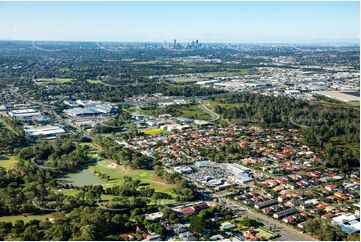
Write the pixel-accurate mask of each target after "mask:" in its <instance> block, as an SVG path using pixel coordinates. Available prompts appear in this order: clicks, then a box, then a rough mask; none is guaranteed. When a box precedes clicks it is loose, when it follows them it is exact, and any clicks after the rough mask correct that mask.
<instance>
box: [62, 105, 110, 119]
mask: <svg viewBox="0 0 361 242" xmlns="http://www.w3.org/2000/svg"><path fill="white" fill-rule="evenodd" d="M64 113H66V114H67V115H69V116H71V117H84V116H97V115H107V114H113V113H116V109H115V108H114V107H113V106H112V105H110V104H98V105H94V106H87V107H84V108H71V109H66V110H64Z"/></svg>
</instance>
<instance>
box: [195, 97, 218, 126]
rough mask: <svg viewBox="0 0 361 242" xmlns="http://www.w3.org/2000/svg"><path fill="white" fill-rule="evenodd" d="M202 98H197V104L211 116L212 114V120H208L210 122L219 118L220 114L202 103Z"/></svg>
mask: <svg viewBox="0 0 361 242" xmlns="http://www.w3.org/2000/svg"><path fill="white" fill-rule="evenodd" d="M202 101H203V100H202V99H201V100H199V104H200V105H201V107H202V109H203V110H205V111H206V112H208V113H209V114H210V115H211V116H212V120H210V121H211V122H215V121H217V120H218V119H220V118H221V116H220V115H219V114H218V113H215V112H213V111H212V110H210V109H209V108H208V107H207V106H206V105H204V104H203V103H202Z"/></svg>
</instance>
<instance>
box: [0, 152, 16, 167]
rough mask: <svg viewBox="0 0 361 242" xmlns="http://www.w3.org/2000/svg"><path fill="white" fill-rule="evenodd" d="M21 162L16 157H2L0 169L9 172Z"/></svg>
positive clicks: (0, 157) (0, 158)
mask: <svg viewBox="0 0 361 242" xmlns="http://www.w3.org/2000/svg"><path fill="white" fill-rule="evenodd" d="M18 162H19V158H18V157H17V156H14V155H10V156H9V155H0V167H3V168H5V169H6V170H9V169H11V168H14V167H15V165H16V164H17V163H18Z"/></svg>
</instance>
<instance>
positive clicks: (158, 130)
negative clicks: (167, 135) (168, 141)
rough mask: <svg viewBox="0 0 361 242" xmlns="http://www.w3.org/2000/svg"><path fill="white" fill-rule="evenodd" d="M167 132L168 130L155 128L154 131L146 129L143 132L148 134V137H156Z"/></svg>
mask: <svg viewBox="0 0 361 242" xmlns="http://www.w3.org/2000/svg"><path fill="white" fill-rule="evenodd" d="M164 132H166V130H164V129H161V128H153V129H146V130H143V133H144V134H148V135H156V134H161V133H164Z"/></svg>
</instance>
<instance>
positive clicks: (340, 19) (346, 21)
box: [0, 1, 360, 43]
mask: <svg viewBox="0 0 361 242" xmlns="http://www.w3.org/2000/svg"><path fill="white" fill-rule="evenodd" d="M359 15H360V14H359V2H357V1H350V2H107V3H104V2H103V3H100V2H51V3H50V2H2V3H0V32H1V33H2V34H1V40H36V41H38V40H44V41H119V42H123V41H124V42H164V41H167V42H171V41H173V40H174V39H177V41H179V42H189V41H192V40H195V39H198V40H200V41H201V42H203V43H206V42H207V43H217V42H218V43H220V42H230V43H291V42H292V43H356V42H359V34H360V33H359V29H360V25H359V20H360V16H359Z"/></svg>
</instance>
